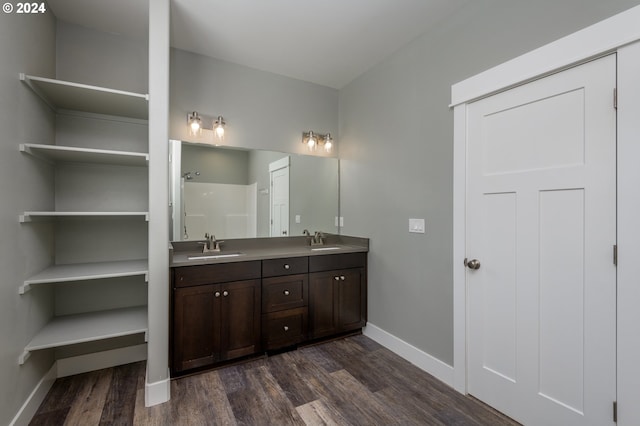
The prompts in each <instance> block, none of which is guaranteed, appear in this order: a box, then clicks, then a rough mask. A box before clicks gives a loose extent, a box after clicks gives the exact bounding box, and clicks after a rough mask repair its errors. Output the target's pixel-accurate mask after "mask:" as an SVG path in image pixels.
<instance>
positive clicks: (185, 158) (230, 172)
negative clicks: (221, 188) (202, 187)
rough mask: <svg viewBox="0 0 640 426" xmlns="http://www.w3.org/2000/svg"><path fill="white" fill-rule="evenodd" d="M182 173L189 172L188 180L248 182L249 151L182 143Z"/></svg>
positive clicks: (237, 183) (234, 183) (245, 183)
mask: <svg viewBox="0 0 640 426" xmlns="http://www.w3.org/2000/svg"><path fill="white" fill-rule="evenodd" d="M181 159H182V163H181V165H180V167H181V169H182V174H184V173H186V172H188V171H191V172H194V171H199V172H200V176H196V175H195V174H194V173H191V176H193V180H191V181H190V182H207V183H226V184H231V185H247V184H249V183H250V182H249V151H243V150H237V149H212V148H211V146H210V145H195V144H186V143H183V144H182V156H181Z"/></svg>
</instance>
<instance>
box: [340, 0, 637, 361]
mask: <svg viewBox="0 0 640 426" xmlns="http://www.w3.org/2000/svg"><path fill="white" fill-rule="evenodd" d="M638 3H640V2H639V1H638V0H614V1H606V2H604V1H601V0H562V1H524V0H520V1H513V0H483V1H481V2H480V1H478V2H470V3H469V4H468V5H467V6H466V7H465V8H463V9H462V10H460V11H458V12H457V13H456V14H455V15H453V16H451V17H450V18H449V19H447V20H446V21H444V22H442V23H441V24H440V25H439V26H437V27H436V28H435V29H433V30H432V31H430V32H428V33H426V34H424V35H422V36H421V37H419V38H418V39H416V40H414V41H413V42H412V43H410V44H409V45H407V46H405V47H404V48H402V49H401V50H399V51H398V52H396V53H395V54H393V55H391V56H390V57H388V58H387V59H385V60H384V61H383V62H382V63H380V64H378V65H376V66H375V67H373V68H372V69H370V70H369V71H368V72H366V73H365V74H363V75H362V76H360V77H359V78H357V79H356V80H355V81H353V82H351V83H350V84H349V85H347V86H346V87H344V88H343V89H342V90H340V101H339V103H340V133H339V134H340V144H339V149H340V152H339V153H340V158H341V197H340V200H341V213H342V215H343V216H344V218H345V226H344V228H343V230H342V232H343V233H344V234H347V235H361V236H366V237H370V238H371V252H370V255H369V261H370V263H369V320H370V322H371V323H373V324H375V325H376V326H378V327H381V328H383V329H384V330H386V331H388V332H389V333H391V334H393V335H395V336H397V337H399V338H401V339H403V340H405V341H406V342H408V343H410V344H412V345H414V346H416V347H417V348H419V349H421V350H423V351H425V352H427V353H429V354H430V355H432V356H434V357H436V358H438V359H440V360H442V361H444V362H445V363H448V364H453V296H452V291H453V279H452V272H451V270H452V267H453V264H454V262H455V264H456V265H457V264H458V262H460V264H461V263H462V259H452V254H451V250H452V216H453V210H452V191H453V190H452V158H453V157H452V141H453V118H452V112H451V111H450V110H449V109H448V107H447V105H448V104H449V102H450V87H451V85H452V84H453V83H456V82H458V81H460V80H463V79H465V78H467V77H470V76H472V75H475V74H477V73H479V72H481V71H483V70H485V69H487V68H490V67H492V66H495V65H498V64H499V63H502V62H504V61H506V60H509V59H511V58H513V57H516V56H518V55H520V54H523V53H526V52H527V51H530V50H532V49H534V48H537V47H540V46H542V45H544V44H546V43H549V42H551V41H554V40H556V39H558V38H560V37H562V36H565V35H568V34H570V33H572V32H575V31H577V30H579V29H581V28H584V27H586V26H589V25H591V24H593V23H595V22H598V21H600V20H602V19H605V18H607V17H609V16H611V15H614V14H615V13H618V12H620V11H623V10H626V9H628V8H630V7H633V6H635V5H637V4H638ZM383 124H384V125H383ZM411 217H416V218H425V219H426V230H427V232H426V234H425V235H420V234H409V233H408V219H409V218H411Z"/></svg>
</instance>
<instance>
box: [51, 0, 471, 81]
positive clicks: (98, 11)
mask: <svg viewBox="0 0 640 426" xmlns="http://www.w3.org/2000/svg"><path fill="white" fill-rule="evenodd" d="M148 1H149V0H108V1H105V0H48V3H49V6H50V8H51V10H52V11H53V12H54V14H55V15H56V17H57V18H58V19H60V20H62V21H67V22H71V23H75V24H79V25H82V26H85V27H88V28H93V29H96V30H100V31H106V32H111V33H118V34H122V35H126V36H128V37H133V38H137V39H141V38H145V37H146V36H147V31H148V23H147V19H148V18H147V4H148ZM151 1H153V0H151ZM469 1H470V0H316V1H309V0H268V1H267V0H227V1H221V0H172V9H171V45H172V46H173V47H176V48H179V49H183V50H187V51H190V52H195V53H199V54H202V55H206V56H210V57H214V58H219V59H222V60H225V61H229V62H234V63H237V64H241V65H246V66H249V67H252V68H257V69H260V70H263V71H269V72H273V73H276V74H281V75H285V76H288V77H293V78H297V79H300V80H304V81H309V82H313V83H317V84H321V85H324V86H329V87H334V88H338V89H339V88H342V87H343V86H344V85H346V84H347V83H349V82H350V81H352V80H353V79H354V78H356V77H357V76H359V75H360V74H362V73H363V72H365V71H366V70H368V69H369V68H370V67H371V66H373V65H375V64H376V63H378V62H380V61H381V60H382V59H383V58H385V57H386V56H388V55H389V54H391V53H393V52H394V51H396V50H398V49H399V48H400V47H402V46H403V45H405V44H406V43H408V42H409V41H411V40H413V39H414V38H416V37H417V36H419V35H420V34H422V33H423V32H425V31H427V30H428V29H429V27H431V26H433V25H435V24H436V23H438V22H440V21H441V20H443V19H445V18H446V17H447V16H448V15H450V14H451V13H452V12H454V11H455V10H457V9H458V8H460V7H461V6H463V5H464V4H467V3H469Z"/></svg>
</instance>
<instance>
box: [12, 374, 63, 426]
mask: <svg viewBox="0 0 640 426" xmlns="http://www.w3.org/2000/svg"><path fill="white" fill-rule="evenodd" d="M55 381H56V364H55V362H54V363H53V366H51V368H50V369H49V371H48V372H47V374H45V375H44V376H43V377H42V379H40V381H39V382H38V384H37V385H36V387H35V388H34V389H33V391H32V392H31V394H30V395H29V397H28V398H27V400H26V401H25V402H24V404H22V407H20V411H18V414H16V416H15V417H14V418H13V420H12V421H11V423H9V426H23V425H25V426H26V425H28V424H29V422H30V421H31V419H32V418H33V416H34V415H35V414H36V412H37V411H38V408H39V407H40V404H42V401H44V398H45V397H46V396H47V393H48V392H49V389H51V386H53V382H55Z"/></svg>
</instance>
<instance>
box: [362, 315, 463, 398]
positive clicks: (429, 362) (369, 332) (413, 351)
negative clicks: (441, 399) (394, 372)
mask: <svg viewBox="0 0 640 426" xmlns="http://www.w3.org/2000/svg"><path fill="white" fill-rule="evenodd" d="M362 333H363V334H364V335H365V336H367V337H369V338H371V339H373V340H375V341H376V342H378V343H380V344H381V345H382V346H384V347H385V348H387V349H389V350H391V351H392V352H395V353H396V354H398V355H400V356H401V357H402V358H404V359H406V360H407V361H409V362H410V363H412V364H413V365H415V366H417V367H418V368H420V369H421V370H424V371H426V372H427V373H429V374H431V375H432V376H434V377H435V378H437V379H438V380H440V381H441V382H444V383H446V384H447V385H449V386H451V387H453V367H452V366H450V365H448V364H446V363H444V362H442V361H440V360H439V359H438V358H435V357H433V356H431V355H429V354H428V353H426V352H424V351H422V350H420V349H418V348H416V347H415V346H413V345H411V344H409V343H407V342H405V341H404V340H402V339H400V338H398V337H396V336H394V335H393V334H391V333H388V332H386V331H385V330H383V329H381V328H380V327H378V326H376V325H374V324H371V323H368V324H367V326H366V327H365V328H363V329H362Z"/></svg>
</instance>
